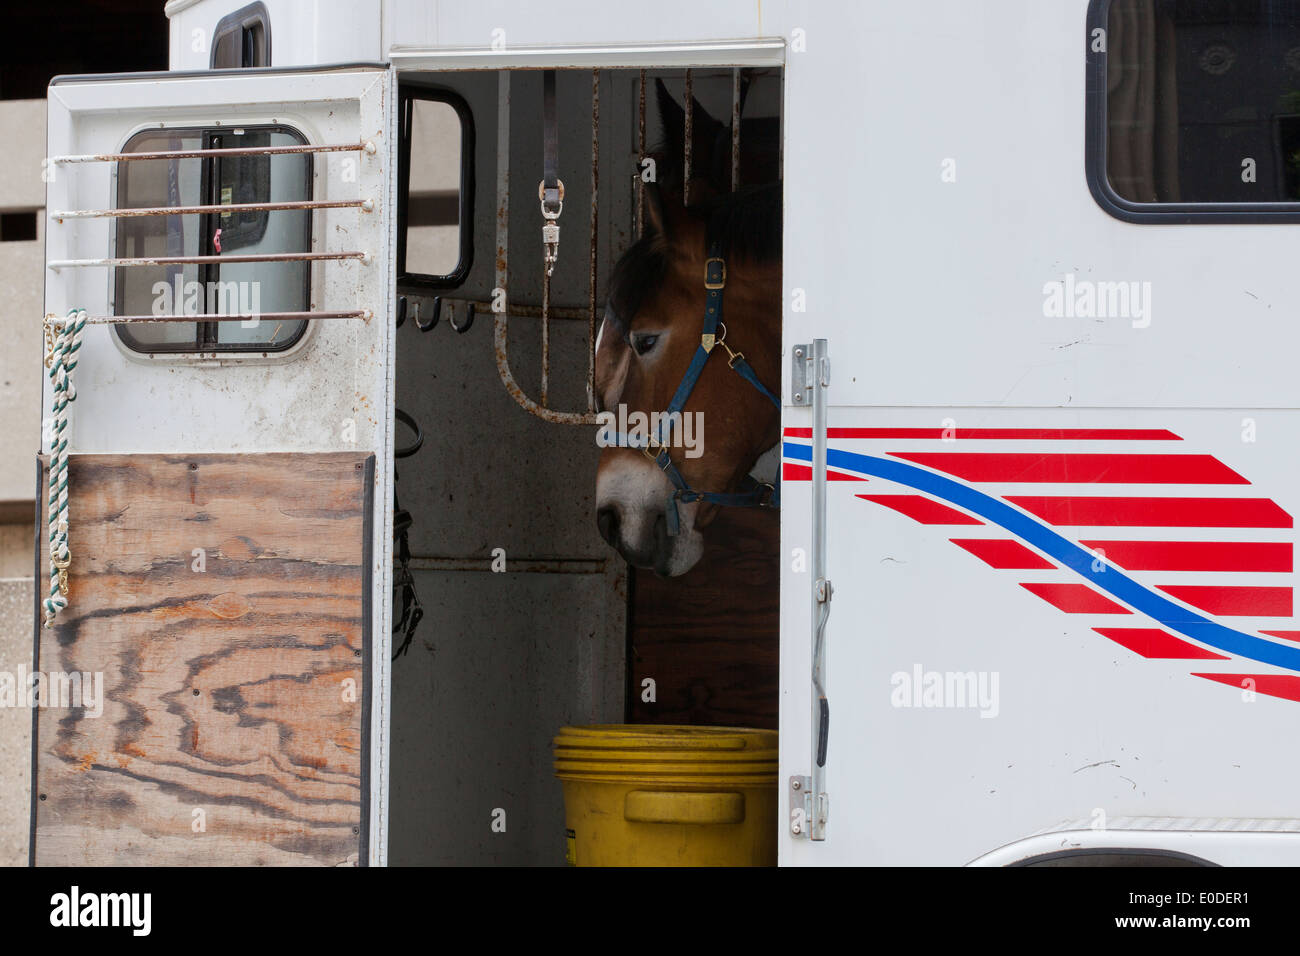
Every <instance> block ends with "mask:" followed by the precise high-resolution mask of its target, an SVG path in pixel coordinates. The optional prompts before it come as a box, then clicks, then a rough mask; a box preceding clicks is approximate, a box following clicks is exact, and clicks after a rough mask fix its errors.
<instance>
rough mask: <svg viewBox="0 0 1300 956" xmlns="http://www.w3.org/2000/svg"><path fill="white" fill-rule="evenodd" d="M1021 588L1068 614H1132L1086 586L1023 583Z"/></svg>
mask: <svg viewBox="0 0 1300 956" xmlns="http://www.w3.org/2000/svg"><path fill="white" fill-rule="evenodd" d="M1020 586H1021V587H1022V588H1024V589H1025V590H1027V591H1032V592H1033V593H1034V594H1037V595H1038V596H1039V597H1040V598H1042V599H1043V600H1044V601H1046V602H1047V603H1048V604H1051V605H1053V606H1054V607H1057V608H1059V609H1060V610H1062V611H1064V612H1065V613H1066V614H1132V613H1133V612H1132V611H1130V610H1129V609H1128V608H1126V607H1121V606H1120V605H1118V604H1116V603H1115V602H1114V601H1112V600H1111V599H1110V598H1108V597H1105V596H1104V595H1101V594H1098V593H1097V592H1096V591H1094V590H1093V589H1092V588H1090V587H1088V585H1086V584H1040V583H1029V584H1026V583H1025V582H1023V581H1022V582H1021V583H1020Z"/></svg>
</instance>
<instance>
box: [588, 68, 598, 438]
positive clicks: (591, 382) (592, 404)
mask: <svg viewBox="0 0 1300 956" xmlns="http://www.w3.org/2000/svg"><path fill="white" fill-rule="evenodd" d="M599 226H600V70H592V71H591V248H590V254H589V263H588V265H589V274H588V283H587V308H588V316H587V411H589V412H594V411H595V410H596V254H597V248H596V247H597V234H598V232H599Z"/></svg>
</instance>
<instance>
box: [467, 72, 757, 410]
mask: <svg viewBox="0 0 1300 956" xmlns="http://www.w3.org/2000/svg"><path fill="white" fill-rule="evenodd" d="M743 73H744V71H743V70H742V69H740V68H735V69H733V70H732V83H731V164H730V179H731V183H730V185H731V190H732V191H733V192H734V191H735V190H737V189H738V188H739V187H740V114H741V106H742V104H743V102H744V95H745V94H744V87H745V84H744V83H743V82H742V74H743ZM646 80H647V77H646V71H645V70H644V69H642V70H641V71H640V76H639V79H638V83H637V148H638V151H639V152H638V162H637V168H636V170H635V175H636V223H635V225H636V235H637V237H638V238H639V237H640V236H642V235H643V234H644V232H645V179H644V176H643V170H642V167H641V165H640V163H641V162H642V161H643V160H645V158H646ZM694 94H695V89H694V73H693V71H692V70H689V69H688V70H686V75H685V104H684V108H685V130H684V134H685V135H684V140H683V156H682V164H683V182H682V202H683V203H684V204H686V205H689V204H690V194H691V178H692V177H691V163H692V159H693V156H692V140H693V139H694V125H695V123H694V119H695V109H694V99H695V95H694ZM599 196H600V70H592V71H591V215H590V221H589V233H588V250H589V251H588V287H587V309H586V314H585V318H586V319H587V411H586V412H564V411H558V410H556V409H553V408H551V407H550V373H551V368H550V341H551V339H550V335H551V329H550V320H551V317H552V316H554V317H556V318H561V319H581V318H583V317H584V315H583V313H582V310H580V309H575V308H563V309H561V308H557V307H555V306H552V305H551V301H550V299H551V283H550V276H549V275H548V274H547V272H546V269H545V266H543V271H542V303H541V306H540V307H538V306H524V305H510V304H508V303H507V304H506V305H505V306H504V307H503V308H502V309H501V310H500V311H496V312H495V320H494V330H493V331H494V334H493V346H494V349H495V352H496V363H497V373H498V374H499V375H500V377H501V383H502V384H503V385H504V386H505V389H506V391H507V392H508V393H509V394H510V396H511V397H512V398H513V399H514V400H515V401H516V402H517V403H518V404H519V405H520V407H522V408H523V409H524V410H525V411H527V412H529V413H530V414H532V415H535V416H537V417H538V418H540V419H542V420H543V421H548V422H553V423H556V424H564V425H593V424H595V423H596V414H595V411H596V329H597V309H596V284H597V275H598V261H597V239H598V232H599V225H600V220H599ZM496 220H497V229H496V288H498V289H508V288H509V275H510V271H509V248H510V73H509V71H506V70H503V71H501V73H500V75H499V77H498V80H497V203H496ZM442 302H443V305H444V306H446V305H448V304H452V303H455V304H456V305H460V306H462V307H465V308H469V309H482V310H484V311H488V310H491V305H490V304H489V303H486V302H473V301H470V300H466V299H449V298H446V297H444V298H443V299H442ZM453 307H454V306H453ZM512 312H513V313H514V314H515V315H517V316H536V317H540V319H541V339H542V343H541V344H542V349H541V351H542V358H541V361H542V368H541V381H540V388H539V394H538V398H537V400H534V399H532V398H530V397H529V396H528V395H527V394H526V393H525V392H524V390H523V389H522V388H521V387H520V386H519V383H518V382H516V381H515V377H514V375H513V373H512V372H511V371H510V358H509V314H510V313H512Z"/></svg>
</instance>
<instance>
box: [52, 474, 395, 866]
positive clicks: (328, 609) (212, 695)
mask: <svg viewBox="0 0 1300 956" xmlns="http://www.w3.org/2000/svg"><path fill="white" fill-rule="evenodd" d="M372 483H373V459H372V458H371V457H370V456H367V455H363V454H350V453H341V454H337V453H331V454H261V455H184V456H168V455H84V456H82V455H74V456H72V459H71V464H70V489H71V491H70V509H71V521H70V532H71V533H70V543H71V548H72V555H73V558H72V561H73V563H72V575H71V595H70V602H71V603H70V606H69V607H68V609H67V610H66V611H64V612H63V613H62V614H61V615H60V616H59V621H58V624H57V625H56V626H55V628H53V629H44V628H41V629H40V630H39V631H38V638H37V652H38V663H37V668H38V669H39V670H41V671H44V672H50V671H64V672H72V671H77V672H91V673H93V672H101V673H102V674H103V687H104V691H105V693H104V696H105V698H106V700H105V702H104V708H103V714H102V715H101V716H99V717H92V716H90V715H89V714H88V713H87V712H86V711H84V710H82V709H71V710H69V709H55V708H49V709H44V708H42V709H39V710H37V711H36V717H35V733H36V737H35V746H36V761H35V776H34V781H33V802H32V805H33V828H34V829H33V837H34V839H33V859H34V862H35V863H36V864H37V865H60V864H62V865H101V864H117V865H123V864H139V865H165V864H210V865H227V864H228V865H246V864H278V865H283V864H301V865H322V864H323V865H338V864H354V865H355V864H357V863H358V862H359V861H360V862H364V860H365V844H364V839H365V830H366V820H365V813H364V807H365V801H366V799H367V796H368V793H367V780H366V772H365V768H366V766H367V764H366V754H365V746H364V737H365V733H364V732H363V728H367V729H368V713H367V707H366V692H367V683H366V681H367V678H368V676H369V639H368V638H369V619H368V607H369V599H368V591H369V566H370V550H371V549H370V521H369V518H368V515H369V514H370V511H371V506H370V502H371V497H372V496H371V486H372ZM42 537H43V536H42ZM195 549H203V551H204V553H205V554H204V561H205V563H206V570H204V571H202V572H199V571H196V570H194V562H195V560H196V558H195V554H194V552H195ZM46 560H47V557H46V554H45V553H42V555H41V559H40V564H39V567H40V568H41V569H42V571H41V573H42V574H44V573H46V572H45V571H44V570H43V569H44V568H46V567H47V565H46V564H45V562H46ZM37 590H38V592H39V593H38V601H39V598H40V597H41V596H43V595H44V582H41V586H40V587H38V589H37ZM348 682H351V683H350V684H349V683H348ZM349 689H351V692H349ZM200 819H201V820H202V824H203V829H201V830H200V829H199V826H198V821H199V820H200Z"/></svg>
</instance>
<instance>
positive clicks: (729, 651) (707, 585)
mask: <svg viewBox="0 0 1300 956" xmlns="http://www.w3.org/2000/svg"><path fill="white" fill-rule="evenodd" d="M780 535H781V530H780V515H779V514H778V513H777V512H775V511H769V510H766V509H756V508H723V509H722V510H721V512H720V513H719V514H718V516H717V518H716V519H715V520H714V522H713V524H712V525H710V526H709V530H708V534H707V536H706V538H707V543H706V546H705V552H704V556H703V557H702V558H701V559H700V562H699V564H697V565H696V566H695V567H694V568H692V569H691V570H690V571H688V572H687V573H686V574H684V575H682V576H681V577H678V578H668V579H664V578H660V577H657V576H656V575H655V574H654V573H653V572H650V571H641V570H634V571H633V572H632V573H633V578H632V595H631V607H630V611H629V615H630V620H629V632H630V633H629V659H628V667H629V673H628V681H629V687H628V691H629V693H628V711H629V717H630V719H631V720H632V721H634V722H636V723H661V724H718V725H723V726H730V727H738V726H743V727H764V728H770V729H773V730H775V729H776V726H777V714H778V707H779V693H780V691H779V682H780V671H779V667H780V662H779V660H778V651H779V643H780V630H781V626H780V620H779V612H780V583H781V566H780V555H779V551H780ZM647 677H648V678H652V679H653V680H654V681H655V695H656V700H655V701H653V702H650V701H646V700H644V699H643V688H642V681H643V680H644V679H645V678H647Z"/></svg>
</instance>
